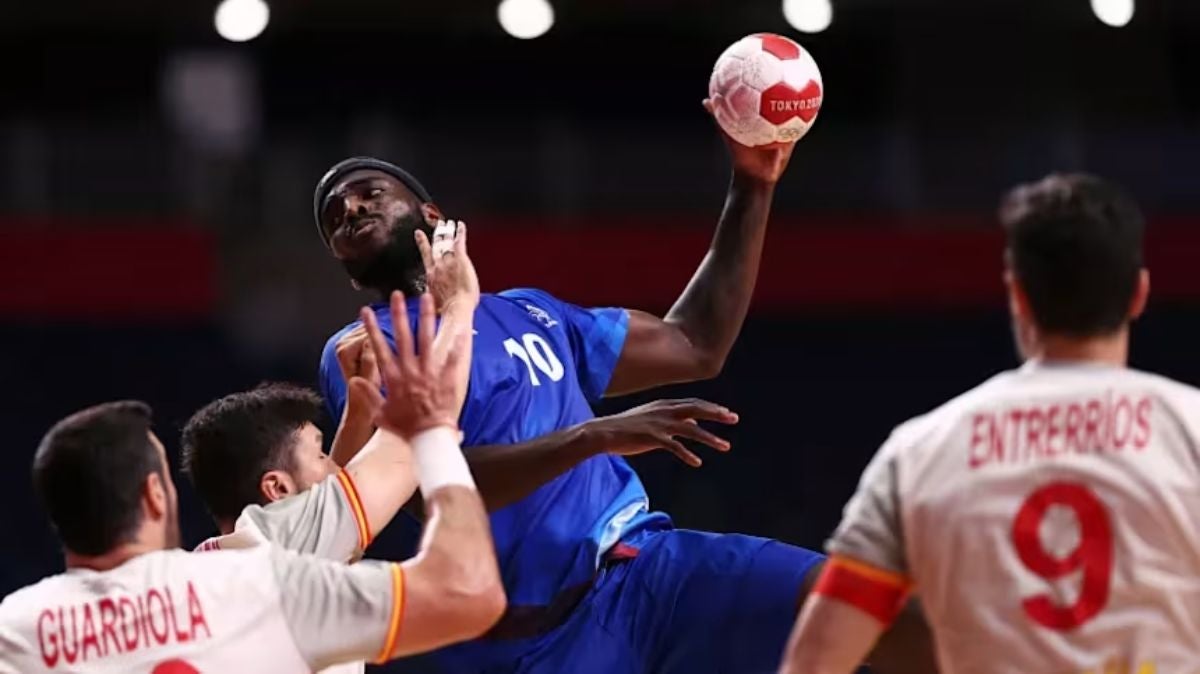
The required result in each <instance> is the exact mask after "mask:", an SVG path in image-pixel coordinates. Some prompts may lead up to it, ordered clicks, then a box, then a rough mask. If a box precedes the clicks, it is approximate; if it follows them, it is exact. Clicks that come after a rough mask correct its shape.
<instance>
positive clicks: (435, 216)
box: [421, 201, 446, 227]
mask: <svg viewBox="0 0 1200 674" xmlns="http://www.w3.org/2000/svg"><path fill="white" fill-rule="evenodd" d="M421 215H422V216H423V217H424V218H425V224H427V225H429V226H430V227H434V226H436V225H437V222H438V220H445V219H446V216H445V215H442V209H440V208H438V206H437V204H435V203H433V202H432V201H429V202H426V203H423V204H421Z"/></svg>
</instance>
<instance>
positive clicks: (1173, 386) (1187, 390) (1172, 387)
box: [1124, 368, 1200, 404]
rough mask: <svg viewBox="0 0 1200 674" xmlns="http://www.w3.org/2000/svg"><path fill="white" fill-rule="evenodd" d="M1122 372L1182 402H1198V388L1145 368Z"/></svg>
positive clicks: (1135, 380)
mask: <svg viewBox="0 0 1200 674" xmlns="http://www.w3.org/2000/svg"><path fill="white" fill-rule="evenodd" d="M1124 372H1125V375H1126V376H1127V377H1129V378H1130V380H1132V381H1134V382H1138V383H1141V384H1142V385H1144V386H1146V387H1148V388H1151V389H1153V390H1155V391H1156V392H1158V393H1160V394H1162V395H1165V396H1170V397H1172V398H1178V399H1179V400H1180V401H1183V402H1190V403H1193V404H1200V388H1196V387H1195V386H1192V385H1190V384H1185V383H1183V382H1181V381H1176V380H1174V379H1171V378H1170V377H1165V376H1163V375H1161V374H1156V373H1154V372H1146V371H1145V370H1136V369H1133V368H1128V369H1126V370H1125V371H1124Z"/></svg>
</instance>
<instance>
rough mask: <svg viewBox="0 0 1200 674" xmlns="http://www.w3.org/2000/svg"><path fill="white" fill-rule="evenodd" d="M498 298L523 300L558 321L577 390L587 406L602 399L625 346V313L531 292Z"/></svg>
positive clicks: (521, 290)
mask: <svg viewBox="0 0 1200 674" xmlns="http://www.w3.org/2000/svg"><path fill="white" fill-rule="evenodd" d="M500 294H501V295H502V296H503V297H507V298H510V299H515V300H527V301H528V302H530V303H531V304H535V305H537V306H539V307H543V308H544V309H545V310H546V311H547V312H549V313H550V316H551V318H553V319H555V320H559V321H562V323H563V326H564V327H565V329H566V331H567V338H568V340H569V341H570V344H571V358H572V360H573V361H574V363H575V374H576V376H577V377H578V379H579V387H580V388H581V389H583V394H584V395H585V396H586V397H587V399H588V400H589V401H591V402H596V401H598V400H600V399H601V398H603V397H604V392H605V391H606V390H608V382H609V380H611V379H612V373H613V370H614V369H616V367H617V361H618V360H619V359H620V358H621V349H622V348H624V346H625V336H626V334H628V332H629V312H628V311H626V310H625V309H619V308H614V307H603V308H594V309H584V308H582V307H579V306H576V305H574V304H571V303H569V302H563V301H561V300H559V299H558V298H556V297H554V296H553V295H551V294H550V293H547V292H545V291H543V290H535V289H533V288H518V289H515V290H508V291H505V292H503V293H500Z"/></svg>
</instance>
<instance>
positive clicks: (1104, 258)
mask: <svg viewBox="0 0 1200 674" xmlns="http://www.w3.org/2000/svg"><path fill="white" fill-rule="evenodd" d="M1001 219H1002V221H1003V223H1004V225H1005V227H1006V231H1007V236H1008V244H1007V251H1006V254H1007V255H1006V257H1007V266H1008V269H1007V272H1006V282H1007V285H1008V296H1009V306H1010V311H1011V314H1012V317H1013V325H1014V328H1015V333H1016V336H1017V343H1018V347H1019V350H1020V352H1021V354H1022V356H1023V357H1025V359H1026V363H1025V365H1024V367H1022V368H1021V369H1019V370H1015V371H1012V372H1006V373H1004V374H1001V375H998V376H996V377H994V378H992V379H991V380H989V381H987V382H985V383H984V384H982V385H981V386H979V387H977V388H976V389H974V390H972V391H970V392H968V393H966V394H964V395H962V396H960V397H958V398H956V399H954V400H952V401H951V402H949V403H947V404H945V405H943V406H942V407H940V408H938V409H937V410H934V411H933V412H931V413H929V414H926V415H925V416H922V417H919V418H917V419H914V420H912V421H909V422H908V423H906V424H904V425H902V426H900V427H899V428H898V429H896V431H895V432H894V433H893V434H892V437H891V438H890V439H889V440H888V441H887V443H886V444H885V445H884V446H883V448H882V449H880V451H879V453H878V454H877V455H876V456H875V458H874V459H873V460H872V462H871V464H870V465H869V466H868V467H867V470H866V472H865V473H864V474H863V477H862V481H861V483H860V485H859V488H858V492H857V493H856V494H855V495H854V497H853V499H852V500H851V501H850V503H849V504H848V505H847V506H846V512H845V517H844V519H843V521H842V523H841V525H840V526H839V528H838V529H837V532H836V533H835V534H834V535H833V538H832V540H830V542H829V550H830V552H831V554H832V560H831V562H830V564H829V565H828V566H827V567H826V570H825V572H824V574H823V576H822V578H821V580H820V581H819V584H818V588H817V589H816V590H815V593H814V595H813V596H812V598H810V599H809V601H808V602H807V603H806V605H805V607H804V610H803V612H802V614H801V616H800V618H799V621H798V623H797V628H796V630H795V632H794V633H793V636H792V640H791V642H790V644H789V648H788V653H787V655H786V656H785V661H784V664H783V668H782V671H783V672H787V673H800V672H803V673H804V674H826V673H834V672H836V673H838V674H845V673H848V672H851V671H853V669H854V668H855V667H856V666H857V664H858V662H859V661H860V660H861V658H862V657H863V655H864V654H865V653H867V651H868V649H869V648H870V646H871V644H872V643H873V642H874V641H875V639H876V638H878V636H879V635H880V633H881V632H882V631H883V630H884V629H885V628H886V627H887V625H888V624H889V622H890V620H891V619H892V617H893V615H894V613H895V610H896V607H897V606H898V605H899V603H900V602H901V601H902V599H903V598H904V597H905V595H906V594H907V593H909V592H910V591H914V590H915V592H916V593H918V594H919V596H920V598H921V600H922V603H923V605H924V608H925V611H926V613H927V615H928V617H929V621H930V624H931V626H932V628H933V631H934V635H935V641H936V644H937V650H938V660H939V664H940V668H941V671H943V672H946V673H949V674H992V673H996V674H1038V673H1042V672H1045V673H1047V674H1085V673H1087V674H1116V673H1121V674H1176V673H1179V674H1184V673H1191V672H1196V671H1200V453H1198V451H1200V450H1198V449H1197V448H1198V447H1200V391H1197V390H1196V389H1193V388H1191V387H1188V386H1185V385H1183V384H1179V383H1175V382H1172V381H1170V380H1167V379H1165V378H1162V377H1158V376H1155V375H1150V374H1146V373H1142V372H1137V371H1134V370H1130V369H1127V368H1126V359H1127V354H1128V343H1129V323H1130V322H1131V321H1132V320H1134V319H1136V318H1137V317H1138V316H1139V315H1140V314H1141V312H1142V310H1143V308H1144V307H1145V304H1146V298H1147V296H1148V292H1149V276H1148V274H1147V272H1146V270H1145V269H1144V268H1143V265H1142V252H1141V251H1142V231H1143V221H1142V216H1141V214H1140V213H1139V212H1138V210H1137V208H1136V206H1135V205H1134V204H1133V203H1132V202H1131V201H1130V200H1129V199H1128V198H1126V197H1125V196H1123V195H1122V194H1121V193H1120V192H1118V191H1117V190H1116V189H1115V188H1114V187H1112V186H1110V185H1109V184H1107V183H1105V182H1103V181H1101V180H1099V179H1096V178H1093V177H1090V176H1083V175H1067V176H1062V175H1054V176H1051V177H1049V178H1046V179H1045V180H1043V181H1041V182H1039V183H1036V184H1033V185H1028V186H1022V187H1020V188H1017V189H1016V190H1014V191H1013V192H1012V193H1011V194H1010V195H1009V197H1008V199H1007V200H1006V202H1005V205H1004V207H1003V209H1002V211H1001Z"/></svg>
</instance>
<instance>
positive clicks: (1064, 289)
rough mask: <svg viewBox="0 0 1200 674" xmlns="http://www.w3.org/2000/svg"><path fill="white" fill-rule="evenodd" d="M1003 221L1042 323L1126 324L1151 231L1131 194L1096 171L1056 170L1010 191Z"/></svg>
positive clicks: (1014, 265) (1101, 328) (1084, 328)
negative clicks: (1145, 240) (1094, 173)
mask: <svg viewBox="0 0 1200 674" xmlns="http://www.w3.org/2000/svg"><path fill="white" fill-rule="evenodd" d="M1000 220H1001V223H1002V224H1003V225H1004V227H1005V229H1006V230H1007V234H1008V245H1007V255H1008V260H1009V264H1010V265H1011V269H1012V271H1013V273H1014V274H1015V275H1016V278H1017V280H1018V281H1020V283H1021V286H1022V287H1023V288H1024V290H1025V293H1026V295H1027V296H1028V297H1029V304H1030V308H1031V310H1032V312H1033V319H1034V321H1035V323H1036V324H1037V326H1038V328H1040V329H1041V330H1043V331H1045V332H1048V333H1051V334H1060V335H1067V336H1073V337H1093V336H1099V335H1107V334H1112V333H1113V332H1115V331H1117V330H1118V329H1120V328H1121V327H1122V326H1123V325H1125V323H1126V322H1127V320H1128V316H1129V306H1130V302H1132V300H1133V294H1134V292H1135V290H1136V289H1137V283H1138V276H1139V274H1140V271H1141V269H1142V238H1143V234H1144V232H1145V219H1144V218H1143V216H1142V213H1141V211H1140V210H1139V209H1138V207H1137V204H1135V203H1134V201H1133V199H1131V198H1130V197H1129V196H1128V195H1126V194H1125V193H1124V192H1123V191H1121V190H1120V189H1119V188H1118V187H1117V186H1115V185H1113V184H1111V183H1109V182H1107V181H1105V180H1102V179H1100V178H1097V177H1095V176H1091V175H1086V174H1079V173H1076V174H1053V175H1050V176H1048V177H1047V178H1045V179H1043V180H1041V181H1039V182H1036V183H1031V184H1027V185H1021V186H1019V187H1017V188H1015V189H1013V190H1012V191H1011V192H1009V193H1008V195H1007V196H1006V197H1005V198H1004V201H1003V204H1002V205H1001V208H1000Z"/></svg>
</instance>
